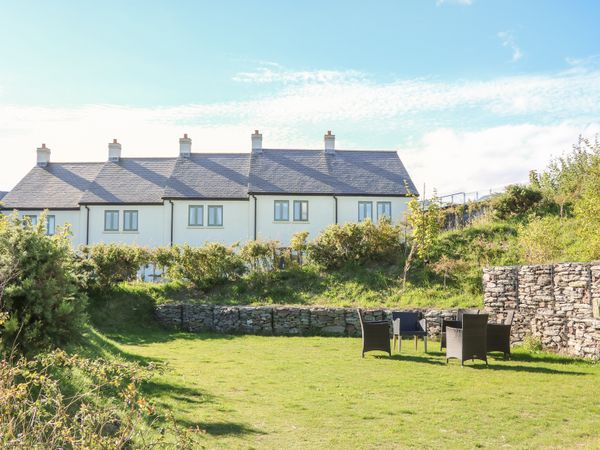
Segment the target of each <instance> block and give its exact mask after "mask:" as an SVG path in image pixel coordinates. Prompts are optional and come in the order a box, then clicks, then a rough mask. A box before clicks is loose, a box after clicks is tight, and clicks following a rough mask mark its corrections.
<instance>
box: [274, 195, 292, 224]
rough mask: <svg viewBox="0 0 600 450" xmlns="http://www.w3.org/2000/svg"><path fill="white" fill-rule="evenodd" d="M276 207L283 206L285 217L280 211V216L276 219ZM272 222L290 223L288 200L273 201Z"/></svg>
mask: <svg viewBox="0 0 600 450" xmlns="http://www.w3.org/2000/svg"><path fill="white" fill-rule="evenodd" d="M277 205H281V206H282V207H283V206H284V205H285V212H286V216H285V218H284V217H283V209H281V211H280V212H281V215H280V217H279V218H277ZM273 221H274V222H289V221H290V201H289V200H274V201H273Z"/></svg>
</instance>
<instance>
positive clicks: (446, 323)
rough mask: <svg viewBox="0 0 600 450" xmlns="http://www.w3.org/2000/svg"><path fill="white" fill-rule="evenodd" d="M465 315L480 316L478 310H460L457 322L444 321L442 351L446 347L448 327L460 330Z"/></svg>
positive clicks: (441, 340) (457, 313)
mask: <svg viewBox="0 0 600 450" xmlns="http://www.w3.org/2000/svg"><path fill="white" fill-rule="evenodd" d="M465 314H479V310H478V309H458V310H457V311H456V319H455V320H446V319H442V330H441V339H440V351H442V350H443V349H444V348H445V347H446V327H452V328H460V327H461V326H462V318H463V316H464V315H465Z"/></svg>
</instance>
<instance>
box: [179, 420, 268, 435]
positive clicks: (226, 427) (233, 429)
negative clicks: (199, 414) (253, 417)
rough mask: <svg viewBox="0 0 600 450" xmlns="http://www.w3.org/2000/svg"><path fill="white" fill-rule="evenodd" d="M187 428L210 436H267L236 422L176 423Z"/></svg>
mask: <svg viewBox="0 0 600 450" xmlns="http://www.w3.org/2000/svg"><path fill="white" fill-rule="evenodd" d="M178 423H179V424H180V425H182V426H185V427H187V428H196V427H197V428H199V429H201V430H203V431H205V432H206V433H207V434H210V435H211V436H242V435H246V434H254V435H257V434H267V433H265V432H264V431H261V430H258V429H256V428H253V427H251V426H248V425H245V424H243V423H238V422H202V421H198V422H196V421H186V420H182V421H178Z"/></svg>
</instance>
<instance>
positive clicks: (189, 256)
mask: <svg viewBox="0 0 600 450" xmlns="http://www.w3.org/2000/svg"><path fill="white" fill-rule="evenodd" d="M174 251H175V254H176V256H175V259H174V263H173V266H172V268H171V270H170V272H169V274H170V276H172V277H173V279H175V280H181V281H188V282H191V283H193V284H194V285H195V286H196V287H197V288H198V289H207V288H210V287H213V286H215V285H217V284H220V283H223V282H225V281H227V280H234V279H236V278H238V277H239V276H240V275H242V274H243V273H244V270H245V267H244V262H243V260H242V259H241V258H240V257H239V256H238V255H236V254H235V252H234V251H233V249H232V248H230V247H225V246H224V245H222V244H217V243H210V244H206V245H204V246H203V247H190V246H189V245H187V244H186V245H184V246H182V247H177V248H176V249H175V250H174Z"/></svg>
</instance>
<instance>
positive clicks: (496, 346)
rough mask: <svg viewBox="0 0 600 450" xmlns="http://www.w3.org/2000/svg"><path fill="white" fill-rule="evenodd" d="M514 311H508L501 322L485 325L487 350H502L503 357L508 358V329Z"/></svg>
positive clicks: (510, 325)
mask: <svg viewBox="0 0 600 450" xmlns="http://www.w3.org/2000/svg"><path fill="white" fill-rule="evenodd" d="M514 316H515V312H514V311H508V313H507V314H506V318H505V319H504V323H503V324H499V323H489V324H488V326H487V351H488V352H502V353H504V359H508V358H510V329H511V327H512V322H513V318H514Z"/></svg>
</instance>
